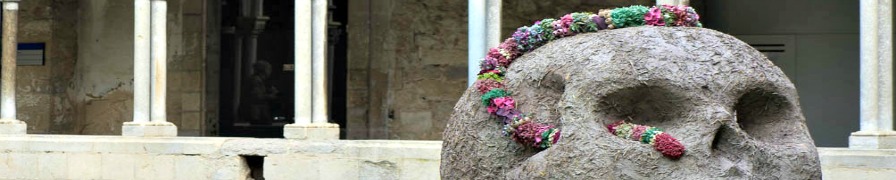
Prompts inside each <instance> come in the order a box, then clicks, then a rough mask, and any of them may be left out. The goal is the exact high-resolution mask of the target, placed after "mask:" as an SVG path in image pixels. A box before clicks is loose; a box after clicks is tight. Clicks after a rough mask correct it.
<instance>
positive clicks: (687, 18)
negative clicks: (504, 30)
mask: <svg viewBox="0 0 896 180" xmlns="http://www.w3.org/2000/svg"><path fill="white" fill-rule="evenodd" d="M699 19H700V16H699V15H697V13H696V12H695V11H694V9H693V8H691V7H688V6H671V5H662V6H654V7H651V8H647V7H645V6H629V7H622V8H616V9H612V10H609V9H607V10H601V11H600V12H599V13H597V14H594V13H588V12H577V13H571V14H567V15H564V16H563V17H561V18H560V19H543V20H540V21H536V22H535V24H533V25H532V26H523V27H520V28H518V29H517V30H516V32H514V33H513V37H511V38H508V39H507V40H505V41H504V42H503V43H501V44H500V45H499V46H498V47H494V48H491V49H489V51H488V54H487V55H486V57H485V58H484V59H483V60H482V61H481V63H480V68H481V71H480V72H479V76H478V80H477V81H476V83H475V87H476V89H477V90H478V91H479V92H480V93H481V94H482V96H481V100H482V104H483V105H485V106H486V107H487V108H486V110H487V111H488V113H489V114H491V115H492V116H493V117H496V118H497V119H498V120H500V121H501V122H503V123H504V128H503V132H504V135H507V136H510V137H511V138H512V139H513V140H514V141H516V142H518V143H520V144H522V145H525V146H529V147H533V148H536V149H546V148H549V147H551V145H553V144H555V143H557V141H558V140H560V129H557V128H555V127H554V126H552V125H546V124H541V123H537V122H535V121H534V120H533V117H532V116H529V115H526V114H524V113H522V112H521V111H520V110H518V109H516V107H517V106H516V101H514V99H513V97H512V96H511V93H510V92H509V91H507V90H506V89H505V86H504V82H505V76H504V75H505V70H506V69H507V68H508V67H510V64H511V63H513V61H514V60H516V59H517V58H519V57H520V56H522V55H523V54H524V53H527V52H531V51H532V50H534V49H536V48H538V47H541V46H542V45H545V44H547V43H548V42H550V41H552V40H556V39H559V38H562V37H568V36H574V35H576V34H580V33H587V32H597V31H598V30H605V29H615V28H626V27H637V26H644V25H650V26H668V27H671V26H680V27H702V26H703V25H702V24H700V21H699ZM608 128H609V130H610V132H611V133H613V134H616V135H619V136H620V137H623V136H624V137H626V138H629V139H631V138H634V137H637V138H639V140H640V141H642V142H646V143H650V144H653V145H654V146H655V147H656V149H657V150H659V151H660V152H662V153H663V155H665V156H667V157H671V158H678V157H680V156H681V154H682V153H683V152H684V146H682V145H681V143H679V142H678V140H677V139H675V138H672V137H671V136H670V135H669V134H667V133H662V132H661V131H659V130H658V129H657V128H653V127H649V126H641V125H633V124H627V123H622V122H619V123H614V124H611V125H610V126H608ZM618 128H622V129H632V128H634V129H635V130H637V131H634V132H636V133H632V132H633V131H631V130H624V131H620V130H618ZM620 133H623V134H620ZM645 135H646V136H645ZM642 139H647V140H642Z"/></svg>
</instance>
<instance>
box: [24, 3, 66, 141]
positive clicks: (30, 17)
mask: <svg viewBox="0 0 896 180" xmlns="http://www.w3.org/2000/svg"><path fill="white" fill-rule="evenodd" d="M77 15H78V3H77V1H75V0H57V1H53V0H33V1H22V2H21V4H20V12H19V24H18V28H19V31H18V37H17V38H18V41H19V42H29V43H36V42H42V43H46V51H45V61H44V65H42V66H19V67H18V70H17V71H18V73H17V76H16V85H17V86H16V91H17V93H16V99H17V100H18V101H17V103H16V109H17V111H18V119H20V120H23V121H25V122H27V123H28V132H33V133H62V132H67V131H69V128H68V127H70V125H72V123H73V121H72V118H71V116H70V115H69V114H71V104H70V103H69V102H68V98H67V97H68V96H67V94H66V89H67V88H68V86H70V82H71V80H72V73H73V70H74V64H75V62H76V61H77V60H76V59H77V56H78V43H77V38H78V35H77V31H75V30H74V28H76V27H77V19H78V16H77Z"/></svg>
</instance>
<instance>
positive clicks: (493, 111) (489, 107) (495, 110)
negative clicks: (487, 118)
mask: <svg viewBox="0 0 896 180" xmlns="http://www.w3.org/2000/svg"><path fill="white" fill-rule="evenodd" d="M485 110H486V111H488V113H489V114H495V112H498V107H495V106H494V105H492V106H488V107H486V108H485Z"/></svg>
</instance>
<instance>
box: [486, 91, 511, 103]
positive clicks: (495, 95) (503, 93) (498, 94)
mask: <svg viewBox="0 0 896 180" xmlns="http://www.w3.org/2000/svg"><path fill="white" fill-rule="evenodd" d="M505 96H510V93H509V92H507V91H505V90H504V89H501V88H495V89H492V90H491V91H488V92H487V93H485V94H483V95H482V98H481V100H482V105H484V106H488V105H489V104H491V103H492V99H494V98H499V97H505Z"/></svg>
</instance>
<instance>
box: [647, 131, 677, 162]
mask: <svg viewBox="0 0 896 180" xmlns="http://www.w3.org/2000/svg"><path fill="white" fill-rule="evenodd" d="M653 147H654V148H655V149H656V150H657V151H659V152H660V153H663V156H666V157H669V158H672V159H678V158H680V157H681V155H682V154H684V145H681V143H680V142H678V140H677V139H675V138H674V137H672V136H671V135H669V134H667V133H660V134H658V135H656V139H655V142H654V144H653Z"/></svg>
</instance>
